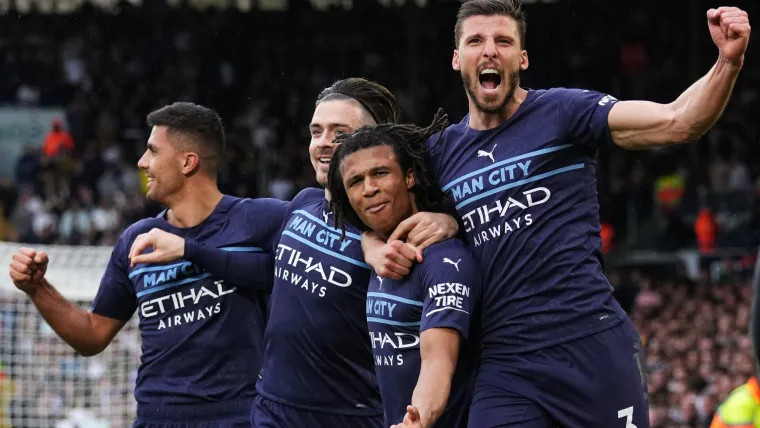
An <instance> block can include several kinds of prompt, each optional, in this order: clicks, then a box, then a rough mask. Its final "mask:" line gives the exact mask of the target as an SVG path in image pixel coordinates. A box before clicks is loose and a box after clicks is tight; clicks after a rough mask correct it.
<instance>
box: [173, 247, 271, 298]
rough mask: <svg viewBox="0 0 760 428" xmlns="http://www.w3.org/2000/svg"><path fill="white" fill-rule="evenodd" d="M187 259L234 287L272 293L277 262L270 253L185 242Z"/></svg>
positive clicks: (185, 256)
mask: <svg viewBox="0 0 760 428" xmlns="http://www.w3.org/2000/svg"><path fill="white" fill-rule="evenodd" d="M184 258H185V259H186V260H188V261H190V262H192V263H194V264H196V265H198V266H200V267H201V268H203V269H205V270H206V271H208V272H210V273H211V274H212V275H214V276H215V277H218V278H222V279H223V280H225V281H227V282H229V283H231V284H233V285H236V286H241V287H251V288H253V289H256V290H259V291H271V289H272V281H273V275H274V260H273V258H272V256H271V255H270V254H268V253H263V252H256V253H252V252H244V251H224V250H220V249H218V248H214V247H209V246H207V245H204V244H202V243H200V242H197V241H193V240H191V239H186V240H185V254H184Z"/></svg>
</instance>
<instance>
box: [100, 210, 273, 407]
mask: <svg viewBox="0 0 760 428" xmlns="http://www.w3.org/2000/svg"><path fill="white" fill-rule="evenodd" d="M286 209H287V203H286V202H283V201H278V200H275V199H255V200H252V199H238V198H234V197H231V196H224V197H223V198H222V200H221V201H220V202H219V204H218V205H217V207H216V208H215V209H214V211H213V212H212V213H211V215H210V216H209V217H208V218H206V219H205V220H204V221H203V222H201V223H200V224H199V225H197V226H195V227H190V228H178V227H175V226H172V225H170V224H169V223H168V222H167V221H166V220H165V218H164V213H162V214H160V215H159V216H158V217H156V218H149V219H144V220H141V221H139V222H137V223H135V224H133V225H132V226H130V227H129V228H128V229H127V230H126V231H124V233H123V234H122V235H121V237H120V238H119V240H118V241H117V243H116V245H115V247H114V250H113V252H112V254H111V259H110V261H109V263H108V266H107V268H106V271H105V274H104V276H103V279H102V281H101V284H100V289H99V290H98V293H97V296H96V297H95V300H94V301H93V303H92V306H91V310H92V311H93V312H94V313H96V314H98V315H102V316H105V317H109V318H114V319H118V320H122V321H127V320H129V319H130V318H131V317H132V315H133V314H134V312H135V311H137V314H138V317H139V320H140V334H141V336H142V356H141V361H142V364H141V365H140V368H139V370H138V373H137V381H136V386H135V398H136V400H137V402H138V404H151V405H191V404H199V403H209V402H218V401H226V400H234V399H237V398H242V397H252V396H254V395H255V384H256V380H257V372H258V369H259V368H260V367H261V360H262V358H263V343H264V340H263V335H264V322H265V310H266V302H265V300H264V299H265V297H264V295H263V294H262V293H260V292H256V291H253V289H252V287H248V288H247V287H246V284H232V283H229V282H226V281H225V280H223V279H221V278H217V277H214V276H213V275H212V274H211V273H209V272H208V271H205V270H204V269H202V268H200V267H199V266H197V264H194V263H192V262H189V261H187V260H184V259H183V260H177V261H174V262H170V263H166V264H160V265H156V264H151V265H146V264H138V265H136V266H135V267H133V268H130V261H129V258H128V256H129V250H130V248H131V246H132V243H133V242H134V240H135V238H136V237H137V236H138V235H140V234H141V233H146V232H148V231H150V230H151V229H153V228H158V229H162V230H165V231H167V232H170V233H173V234H175V235H178V236H182V237H184V238H186V239H193V240H195V241H198V242H200V243H203V244H204V245H207V246H210V247H214V248H218V249H221V250H225V251H235V252H255V253H261V257H272V254H271V248H272V246H273V242H274V241H275V240H276V237H277V236H278V235H277V232H278V231H279V225H280V224H281V223H282V219H283V218H284V215H285V210H286Z"/></svg>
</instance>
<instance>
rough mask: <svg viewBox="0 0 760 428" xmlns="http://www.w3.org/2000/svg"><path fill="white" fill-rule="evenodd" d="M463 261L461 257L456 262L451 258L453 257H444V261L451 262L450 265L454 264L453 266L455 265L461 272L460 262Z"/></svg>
mask: <svg viewBox="0 0 760 428" xmlns="http://www.w3.org/2000/svg"><path fill="white" fill-rule="evenodd" d="M461 261H462V259H459V260H457V261H456V262H454V260H451V259H450V258H448V257H444V258H443V262H444V263H448V264H450V265H453V266H454V267H455V268H456V269H457V272H459V262H461Z"/></svg>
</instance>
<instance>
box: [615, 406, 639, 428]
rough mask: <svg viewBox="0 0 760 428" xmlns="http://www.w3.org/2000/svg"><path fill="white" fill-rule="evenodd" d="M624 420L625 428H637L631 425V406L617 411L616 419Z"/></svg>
mask: <svg viewBox="0 0 760 428" xmlns="http://www.w3.org/2000/svg"><path fill="white" fill-rule="evenodd" d="M620 418H625V428H638V427H636V425H634V424H633V406H631V407H626V408H625V409H622V410H618V419H620Z"/></svg>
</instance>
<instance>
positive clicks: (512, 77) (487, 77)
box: [452, 15, 528, 113]
mask: <svg viewBox="0 0 760 428" xmlns="http://www.w3.org/2000/svg"><path fill="white" fill-rule="evenodd" d="M452 67H453V68H454V70H457V71H459V72H460V73H461V74H462V81H463V82H464V87H465V90H466V91H467V95H468V96H469V98H470V99H471V100H472V102H473V103H474V104H475V106H476V107H477V109H478V110H480V111H482V112H484V113H496V112H498V111H500V110H501V109H503V108H504V107H505V106H506V105H507V103H508V102H509V100H510V99H511V98H512V96H513V95H514V92H515V88H517V85H518V84H519V81H520V71H521V70H526V69H527V68H528V54H527V53H526V52H525V51H524V50H522V48H521V47H520V29H519V26H518V25H517V21H515V20H514V19H513V18H511V17H508V16H501V15H494V16H481V15H478V16H473V17H470V18H467V19H465V20H464V21H463V22H462V26H461V36H460V38H459V46H458V48H457V50H456V51H454V58H453V59H452Z"/></svg>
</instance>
